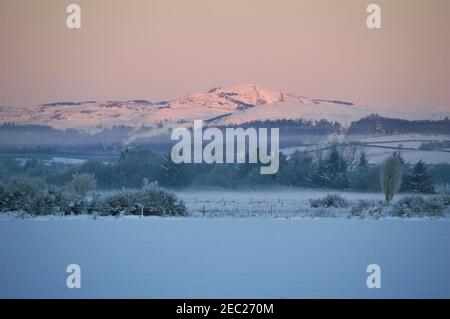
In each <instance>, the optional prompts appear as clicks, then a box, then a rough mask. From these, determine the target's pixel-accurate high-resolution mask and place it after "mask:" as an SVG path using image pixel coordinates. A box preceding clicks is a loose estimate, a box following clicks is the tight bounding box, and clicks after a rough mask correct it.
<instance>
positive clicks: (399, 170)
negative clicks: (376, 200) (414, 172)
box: [380, 154, 403, 203]
mask: <svg viewBox="0 0 450 319" xmlns="http://www.w3.org/2000/svg"><path fill="white" fill-rule="evenodd" d="M402 175H403V165H402V162H401V160H400V158H399V156H398V155H396V154H393V155H391V156H389V157H388V158H386V159H385V160H384V162H383V165H382V166H381V172H380V184H381V189H382V190H383V192H384V196H385V198H386V202H388V203H390V202H391V201H392V199H393V198H394V194H395V193H396V192H398V190H399V189H400V186H401V184H402Z"/></svg>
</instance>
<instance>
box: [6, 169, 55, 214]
mask: <svg viewBox="0 0 450 319" xmlns="http://www.w3.org/2000/svg"><path fill="white" fill-rule="evenodd" d="M46 189H47V185H46V183H45V182H44V180H43V179H42V178H30V177H22V176H16V177H14V178H11V179H10V180H9V181H8V183H7V184H6V185H5V186H4V189H3V192H2V193H1V196H2V199H1V202H2V206H3V210H11V211H20V210H27V208H28V206H29V204H30V202H31V201H32V199H33V198H35V197H36V196H39V195H40V194H42V193H43V192H44V191H46Z"/></svg>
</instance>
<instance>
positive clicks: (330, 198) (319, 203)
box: [309, 194, 348, 208]
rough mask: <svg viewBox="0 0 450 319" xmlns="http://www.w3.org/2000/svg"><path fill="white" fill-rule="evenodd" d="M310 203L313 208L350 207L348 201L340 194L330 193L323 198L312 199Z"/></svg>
mask: <svg viewBox="0 0 450 319" xmlns="http://www.w3.org/2000/svg"><path fill="white" fill-rule="evenodd" d="M309 205H310V206H311V207H312V208H321V207H324V208H330V207H333V208H346V207H348V202H347V200H346V199H345V198H342V197H341V196H339V195H338V194H328V195H327V196H325V197H323V198H317V199H310V200H309Z"/></svg>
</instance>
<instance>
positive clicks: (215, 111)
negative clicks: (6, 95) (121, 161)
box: [0, 84, 450, 134]
mask: <svg viewBox="0 0 450 319" xmlns="http://www.w3.org/2000/svg"><path fill="white" fill-rule="evenodd" d="M371 113H378V114H380V115H383V116H387V117H398V118H405V119H440V118H444V117H445V116H448V115H449V113H450V112H449V110H445V109H433V108H420V109H411V108H406V109H401V108H396V111H395V112H393V111H392V110H390V109H382V108H376V107H367V106H359V105H355V104H353V103H350V102H342V101H327V100H322V99H310V98H306V97H303V96H298V95H294V94H289V93H283V92H280V91H277V90H271V89H265V88H262V87H260V86H258V85H254V84H246V85H241V86H237V87H231V88H221V87H216V88H213V89H211V90H209V91H207V92H204V93H192V94H188V95H185V96H183V97H181V98H179V99H176V100H172V101H163V102H150V101H147V100H130V101H106V102H99V101H85V102H56V103H48V104H42V105H39V106H35V107H6V106H3V107H0V121H1V122H14V123H17V124H42V125H48V126H51V127H54V128H58V129H66V128H75V129H82V130H85V131H90V132H95V131H99V130H101V129H102V128H105V127H112V126H114V125H126V126H131V127H136V128H137V127H141V126H143V125H145V126H153V127H157V126H159V127H160V128H161V126H164V127H166V129H165V130H163V131H164V132H167V128H168V127H174V126H180V124H181V123H186V125H189V123H192V121H193V120H194V119H204V120H207V119H209V120H211V121H210V124H211V125H229V124H240V123H244V122H252V121H257V120H272V119H307V120H320V119H326V120H330V121H339V122H340V123H341V124H342V125H344V126H346V125H349V124H350V123H351V122H352V121H354V120H358V119H361V118H362V117H364V116H367V115H369V114H371ZM161 124H163V125H161ZM159 133H161V132H159V131H158V130H156V131H154V132H152V133H151V134H159Z"/></svg>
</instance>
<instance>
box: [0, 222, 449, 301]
mask: <svg viewBox="0 0 450 319" xmlns="http://www.w3.org/2000/svg"><path fill="white" fill-rule="evenodd" d="M449 243H450V221H449V220H448V219H440V220H395V219H384V220H378V221H377V220H346V219H331V218H320V219H290V220H288V219H274V218H241V219H235V218H156V217H148V218H136V217H127V218H119V219H115V218H98V219H96V220H93V219H92V217H87V216H81V217H66V218H63V217H50V218H44V217H43V218H34V219H25V220H20V219H11V218H3V219H0V253H1V258H0V297H3V298H4V297H44V298H46V297H150V298H164V297H180V298H195V297H199V298H201V297H206V298H211V297H260V298H266V297H273V298H299V297H363V298H373V297H374V298H378V297H388V298H390V297H447V298H448V297H450V272H449V269H450V245H449ZM72 263H76V264H79V265H80V267H81V272H82V279H81V280H82V286H81V289H72V290H70V289H68V288H66V276H67V274H66V272H65V271H66V267H67V265H68V264H72ZM372 263H376V264H379V265H380V266H381V270H382V287H381V289H375V290H373V289H368V288H367V287H366V277H367V274H366V267H367V265H369V264H372Z"/></svg>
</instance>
